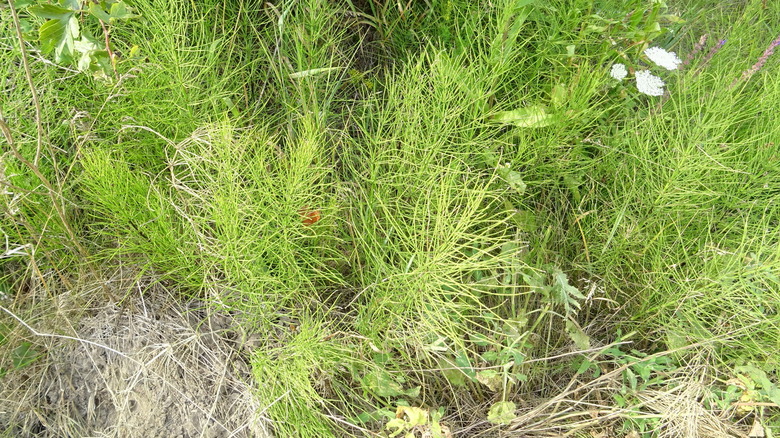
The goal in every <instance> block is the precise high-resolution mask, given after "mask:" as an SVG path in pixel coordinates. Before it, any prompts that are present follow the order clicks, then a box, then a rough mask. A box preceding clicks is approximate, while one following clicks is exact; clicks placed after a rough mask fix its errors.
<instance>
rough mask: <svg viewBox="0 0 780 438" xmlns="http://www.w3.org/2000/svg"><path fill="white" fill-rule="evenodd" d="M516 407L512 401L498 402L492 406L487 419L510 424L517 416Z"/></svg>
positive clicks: (495, 422)
mask: <svg viewBox="0 0 780 438" xmlns="http://www.w3.org/2000/svg"><path fill="white" fill-rule="evenodd" d="M515 409H516V406H515V404H514V403H512V402H498V403H496V404H494V405H493V406H491V407H490V411H488V416H487V419H488V421H489V422H491V423H493V424H509V423H511V422H512V420H514V419H515V418H516V417H517V416H516V415H515Z"/></svg>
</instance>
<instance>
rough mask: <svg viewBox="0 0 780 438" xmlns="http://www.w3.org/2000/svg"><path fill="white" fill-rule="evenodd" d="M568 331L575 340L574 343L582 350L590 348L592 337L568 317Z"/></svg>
mask: <svg viewBox="0 0 780 438" xmlns="http://www.w3.org/2000/svg"><path fill="white" fill-rule="evenodd" d="M566 333H567V334H568V335H569V337H570V338H571V340H572V341H574V344H575V345H576V346H577V348H579V349H580V350H588V349H590V338H589V337H588V335H586V334H585V332H583V331H582V329H580V328H579V327H577V324H575V323H573V322H571V321H570V320H568V319H567V320H566Z"/></svg>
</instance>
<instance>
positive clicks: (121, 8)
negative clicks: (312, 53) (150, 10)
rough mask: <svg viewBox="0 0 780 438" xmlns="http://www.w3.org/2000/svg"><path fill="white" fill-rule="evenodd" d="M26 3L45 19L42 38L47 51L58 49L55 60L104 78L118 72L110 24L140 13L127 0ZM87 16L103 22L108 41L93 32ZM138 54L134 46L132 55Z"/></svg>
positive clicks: (40, 29)
mask: <svg viewBox="0 0 780 438" xmlns="http://www.w3.org/2000/svg"><path fill="white" fill-rule="evenodd" d="M22 5H24V6H26V7H27V11H28V12H29V13H30V14H31V15H32V16H33V17H36V18H38V19H42V20H45V21H43V22H42V23H41V24H40V26H39V27H38V41H39V42H40V44H41V49H42V50H43V52H44V53H52V52H53V53H54V61H55V62H57V63H59V64H72V65H75V66H76V67H77V68H78V69H79V71H81V72H85V73H86V72H89V73H92V74H94V75H95V76H96V77H99V78H103V79H108V78H110V77H112V76H116V65H117V63H118V59H117V57H116V55H115V54H114V53H113V51H112V49H111V47H110V44H109V39H108V38H109V29H110V26H113V25H115V24H116V23H117V22H120V21H125V20H129V19H131V18H136V17H138V16H137V15H135V14H133V13H132V9H131V8H129V7H128V6H127V5H126V4H125V3H124V1H123V0H101V1H99V2H95V3H92V2H89V1H81V0H60V2H59V4H52V3H44V2H42V1H41V2H40V3H36V2H25V3H22ZM85 16H86V17H91V18H93V19H96V20H97V21H98V22H99V24H100V26H101V27H102V32H103V33H104V34H105V43H103V42H101V41H99V40H98V39H97V38H95V37H94V36H93V34H92V31H91V30H90V29H91V28H92V27H94V26H90V23H85V22H84V17H85ZM136 54H137V48H134V49H133V50H131V53H130V58H133V57H134V56H136Z"/></svg>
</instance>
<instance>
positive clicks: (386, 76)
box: [0, 0, 780, 437]
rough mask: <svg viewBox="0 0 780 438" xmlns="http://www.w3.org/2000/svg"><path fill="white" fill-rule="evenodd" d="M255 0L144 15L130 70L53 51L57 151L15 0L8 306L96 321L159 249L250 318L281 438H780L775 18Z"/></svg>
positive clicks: (50, 87) (178, 284)
mask: <svg viewBox="0 0 780 438" xmlns="http://www.w3.org/2000/svg"><path fill="white" fill-rule="evenodd" d="M230 3H231V4H228V3H225V2H222V3H220V2H216V1H212V0H207V1H205V2H199V3H198V4H192V3H190V2H182V1H174V2H158V1H156V0H137V1H133V2H132V3H129V4H130V5H131V6H132V7H134V8H135V10H136V11H137V12H139V13H140V14H141V16H142V18H140V19H136V20H132V21H129V22H127V23H123V24H121V25H120V24H117V25H115V26H114V27H113V28H112V32H111V39H112V41H113V45H114V49H115V50H116V51H119V52H120V53H127V52H129V51H130V49H131V47H133V46H138V49H139V50H140V53H141V54H142V56H141V57H140V58H138V59H135V60H132V59H123V60H122V62H120V63H119V64H118V66H117V69H118V73H119V75H120V79H119V80H118V81H113V82H111V83H106V82H102V81H100V80H97V79H94V78H92V77H90V76H88V75H86V74H81V73H77V72H75V71H72V69H70V70H69V69H66V68H64V67H62V66H59V67H58V66H56V65H54V64H53V63H51V62H48V61H46V60H47V59H50V58H49V57H48V55H47V54H43V53H40V52H38V51H37V50H35V47H36V45H35V43H34V42H32V43H28V44H30V45H29V48H30V56H29V61H30V63H31V68H32V79H33V82H34V83H35V84H36V87H37V90H38V94H39V98H40V103H41V107H42V115H41V120H42V123H43V125H44V128H45V130H44V131H45V138H43V139H41V140H42V142H43V143H45V144H46V145H47V147H46V148H44V150H43V159H42V160H41V161H40V163H37V164H33V163H32V162H31V161H30V157H32V156H34V155H35V153H36V147H37V143H38V135H37V126H36V123H35V118H34V112H33V110H32V109H31V107H30V106H29V102H30V100H31V99H32V97H31V92H30V89H29V86H28V85H27V83H26V81H27V79H26V75H25V72H24V70H23V69H22V68H21V64H20V59H21V58H20V53H19V51H18V49H17V47H18V40H16V39H15V30H14V24H13V21H12V20H6V19H5V18H6V17H9V16H10V11H9V10H8V9H7V8H3V9H0V13H2V15H3V18H4V19H3V21H2V23H3V24H2V28H3V34H2V35H3V39H2V51H0V56H2V58H3V62H2V63H0V65H2V66H3V67H0V69H2V70H0V71H2V79H1V80H2V87H3V89H4V93H3V96H4V97H3V100H2V102H1V103H2V118H3V121H4V122H5V123H6V124H7V126H8V127H9V130H8V134H9V136H10V138H11V139H12V140H13V142H14V148H13V149H16V150H18V151H19V154H20V155H21V156H23V157H28V160H27V161H28V162H23V161H21V160H19V159H18V158H19V157H18V156H17V155H15V154H13V153H11V152H12V148H8V151H9V152H8V153H6V154H4V155H3V157H2V172H3V173H2V174H0V175H2V179H0V183H2V184H3V185H4V190H5V192H4V193H3V207H4V211H3V217H2V218H1V219H0V226H1V227H2V231H3V233H4V236H5V237H4V239H5V240H6V242H7V244H6V247H5V252H4V255H3V256H2V258H0V269H2V274H1V275H2V276H1V277H0V286H2V287H3V292H4V293H5V294H6V295H7V296H8V298H7V299H6V300H5V301H4V302H3V303H2V305H3V306H4V308H5V309H8V312H13V313H14V314H15V315H17V316H19V317H20V318H21V319H23V320H24V321H26V322H28V324H30V325H31V326H37V325H40V324H45V322H46V320H47V317H48V316H49V315H52V314H55V315H59V317H58V318H53V319H51V321H59V322H58V323H53V322H52V324H53V325H52V326H51V327H49V326H47V327H49V329H50V330H51V331H52V332H57V331H62V330H66V331H68V333H70V334H71V335H72V334H73V333H74V332H73V330H75V327H78V319H79V317H81V316H83V315H90V312H91V311H90V310H89V309H91V308H93V307H99V306H100V305H101V304H100V303H109V302H111V303H113V302H114V301H120V302H125V303H129V302H134V300H136V299H137V298H138V297H139V292H138V290H135V289H133V288H120V289H119V290H116V289H113V288H112V287H110V286H108V287H107V286H105V284H108V283H104V285H103V286H102V287H97V288H95V289H94V290H92V289H91V290H92V292H90V293H87V292H84V293H83V294H82V295H80V298H79V300H78V303H79V304H78V305H77V306H76V307H82V310H81V311H76V312H72V313H68V312H66V313H65V314H60V313H58V310H56V309H57V306H56V305H55V304H54V303H57V302H58V301H57V300H58V297H60V296H64V295H63V293H64V292H63V291H65V290H69V289H72V288H74V287H75V286H78V285H85V284H92V283H91V282H93V281H95V280H96V279H100V278H101V276H102V275H103V274H100V273H101V272H108V271H110V270H111V269H112V268H114V267H117V266H120V267H121V266H125V265H132V266H136V267H138V269H139V272H140V273H139V274H137V275H138V278H139V281H142V280H141V279H143V278H147V277H150V278H155V281H160V282H165V284H167V285H170V286H171V287H172V288H173V289H175V290H176V293H177V296H178V299H179V300H181V301H182V302H187V301H188V300H192V299H199V300H205V301H206V302H208V303H209V305H210V306H211V307H212V308H213V309H214V310H215V311H223V312H230V313H232V314H240V315H242V319H241V321H242V322H241V324H242V330H244V331H246V332H249V333H255V334H256V336H259V339H260V340H259V341H258V342H256V343H255V344H254V346H253V349H252V351H251V354H249V355H246V356H245V357H246V358H247V360H248V361H249V362H250V364H251V367H252V376H253V378H254V385H255V388H256V397H257V400H259V403H260V405H262V406H265V408H264V409H263V411H262V413H261V415H266V416H267V417H268V423H269V425H270V427H271V429H273V431H274V433H275V435H277V436H311V437H323V436H364V435H366V436H368V435H376V434H380V435H381V434H387V433H388V432H383V430H384V427H385V425H386V424H387V423H388V421H390V420H392V419H393V418H395V417H396V410H397V408H398V406H409V407H421V408H423V409H425V410H427V411H428V412H429V414H430V416H429V417H426V418H428V420H425V421H424V422H423V423H420V424H415V423H414V422H413V421H412V419H411V418H410V417H409V412H411V411H406V414H404V412H401V417H402V419H404V420H407V421H408V422H407V423H405V424H406V426H404V427H407V429H408V430H407V431H408V432H412V431H414V433H417V434H421V433H423V432H425V431H428V432H429V433H434V432H431V431H433V430H435V428H436V427H437V426H436V424H439V423H438V421H439V420H436V421H434V420H433V418H434V415H433V413H434V412H436V411H437V410H438V409H439V408H443V410H442V412H443V414H444V416H443V418H442V419H441V425H444V426H445V427H446V428H449V429H450V430H451V431H452V432H453V433H454V434H455V436H511V435H517V436H520V435H522V436H526V435H527V436H545V435H544V434H545V433H548V432H549V433H560V434H563V433H567V432H569V433H587V434H590V433H593V434H597V433H600V432H603V431H606V430H608V429H611V430H613V431H614V433H615V434H616V435H615V436H648V437H649V436H734V434H736V433H738V431H739V430H741V429H745V428H746V427H747V429H749V428H750V426H753V424H759V426H760V427H762V428H764V429H765V430H766V431H767V433H771V432H772V430H775V429H776V428H777V427H778V425H777V417H776V415H777V405H778V403H780V397H778V395H777V391H778V390H777V385H778V382H777V378H776V373H777V366H778V364H777V362H776V359H775V358H776V357H778V353H780V351H778V350H780V345H779V344H778V339H780V336H778V332H779V330H780V319H779V318H778V314H777V311H776V306H777V302H778V298H780V297H778V293H779V291H780V280H778V272H780V250H779V249H778V248H780V246H779V245H778V236H780V229H778V228H780V222H779V220H778V218H780V211H778V208H780V207H778V204H777V199H778V196H777V195H778V191H777V187H780V176H779V175H780V172H778V170H780V164H778V163H779V162H778V158H777V146H776V145H777V144H780V138H778V136H779V134H780V131H778V129H779V128H777V126H778V124H777V123H776V121H775V111H774V109H775V108H777V107H778V106H780V90H779V89H778V84H780V82H778V79H777V75H776V74H775V73H776V69H777V60H776V59H775V58H774V57H772V56H769V57H768V60H767V62H766V64H765V65H763V67H762V69H761V70H760V71H758V72H757V73H755V74H753V75H752V77H750V78H749V79H747V80H745V79H742V72H744V71H746V70H748V69H750V68H751V66H753V65H754V64H755V63H756V62H757V61H758V59H759V58H760V57H761V56H762V54H764V51H765V50H766V48H767V46H768V45H769V44H770V43H771V41H772V40H774V39H775V38H777V35H776V34H773V33H772V32H773V29H777V28H778V22H780V10H778V9H777V6H776V5H774V4H768V3H769V2H762V1H750V2H731V3H722V2H720V3H718V4H717V5H714V4H713V3H712V2H711V1H706V0H700V1H698V2H694V3H692V4H689V3H690V2H684V4H683V2H669V4H668V7H666V6H662V4H661V3H653V4H650V5H648V4H645V3H643V2H639V1H635V2H595V3H594V2H587V1H579V0H555V1H549V2H533V1H528V2H510V1H493V2H480V3H474V2H466V1H459V0H450V1H443V2H433V3H431V4H429V3H424V2H419V3H418V2H413V3H414V4H412V3H410V4H409V5H403V4H395V3H392V2H385V3H381V2H375V1H365V2H363V1H353V2H345V3H344V4H337V3H334V2H328V1H325V0H303V1H300V2H278V3H276V4H271V3H267V4H264V5H259V4H255V3H252V2H243V1H235V2H230ZM714 6H717V8H716V9H713V7H714ZM22 17H23V18H25V15H24V12H22ZM25 19H26V18H25ZM704 33H706V34H707V40H706V41H705V43H704V44H703V47H701V49H700V50H699V51H698V52H696V50H695V49H694V45H695V44H696V43H697V42H699V41H700V37H701V35H702V34H704ZM723 39H726V40H727V42H726V43H725V44H722V47H720V45H716V44H717V42H718V41H720V40H723ZM647 46H660V47H663V48H666V49H667V50H672V51H675V52H676V53H677V54H678V55H679V56H680V58H681V59H686V57H687V56H688V54H689V53H690V54H692V55H693V56H692V57H691V58H690V61H689V62H688V64H686V65H685V66H684V67H683V68H682V69H681V70H678V71H673V72H667V71H664V70H660V69H658V68H657V67H653V66H652V63H650V62H649V61H647V60H646V59H642V55H641V53H642V50H643V48H645V47H647ZM615 62H621V63H625V64H627V65H628V66H629V67H631V68H633V69H636V70H640V69H647V68H650V69H651V70H652V71H653V73H654V74H657V75H659V76H662V78H663V80H664V81H665V82H666V90H667V94H666V95H664V96H662V97H648V96H644V95H642V94H640V93H638V91H637V89H636V87H635V85H634V84H633V83H632V81H631V80H630V79H631V78H632V77H633V76H629V79H627V80H625V81H623V82H619V81H617V80H615V79H612V78H611V77H610V76H609V70H610V67H611V65H612V64H613V63H615ZM529 114H530V115H531V116H530V117H528V115H529ZM43 291H45V292H43ZM140 295H141V296H142V294H140ZM86 303H89V305H87V304H86ZM131 307H133V306H128V308H131ZM128 311H129V312H132V311H133V310H132V309H131V310H128ZM8 312H6V314H5V315H4V318H5V319H4V320H3V324H4V325H3V326H2V328H0V330H2V331H0V334H2V335H3V338H2V343H3V345H2V346H0V349H1V350H0V351H2V354H3V356H2V358H3V361H4V362H3V363H4V364H6V363H7V364H10V365H3V367H4V369H6V370H7V373H8V375H9V376H14V375H15V374H14V373H17V374H18V373H25V372H32V371H36V372H37V371H40V368H41V367H42V366H43V365H42V364H44V363H45V361H46V358H47V357H53V356H50V355H49V352H50V351H53V350H54V349H56V347H55V346H54V345H51V344H50V343H47V342H44V340H42V339H38V338H37V337H35V336H30V334H29V333H27V334H23V333H24V332H23V330H22V329H23V326H20V325H19V324H18V321H17V320H15V319H13V318H11V317H10V316H9V315H10V313H8ZM58 324H59V325H58ZM24 342H26V343H27V344H24ZM24 345H27V348H28V349H32V351H35V352H36V354H37V353H40V354H41V356H40V358H37V359H36V360H37V362H29V361H26V358H27V353H25V351H28V350H24V349H22V350H20V349H19V348H20V346H24ZM236 354H238V353H236ZM241 354H244V353H241ZM9 366H10V368H9ZM29 370H32V371H29ZM38 375H39V376H40V375H43V374H38ZM3 378H7V377H3ZM17 396H18V397H21V396H19V395H17ZM740 400H741V401H742V404H739V401H740ZM498 402H512V403H514V405H512V406H514V408H512V409H510V412H509V414H508V416H507V417H506V421H504V422H503V424H501V421H498V420H496V419H495V418H494V417H492V416H490V414H489V413H488V412H489V410H490V408H491V407H493V406H497V405H496V403H498ZM751 403H753V404H751ZM680 406H684V407H682V408H681V407H680ZM755 406H761V407H760V408H759V407H755ZM493 412H495V411H493ZM594 412H595V414H594ZM685 413H695V417H696V418H700V419H701V421H698V422H692V421H691V420H689V419H687V417H685V415H684V414H685ZM404 415H405V416H404ZM593 415H595V417H593ZM691 415H693V414H691ZM594 418H596V419H598V420H599V421H593V419H594ZM692 418H693V417H692ZM489 420H490V421H489ZM14 421H18V420H16V419H14V418H11V419H9V420H2V421H0V424H3V425H4V426H7V427H10V426H9V425H12V423H13V422H14ZM73 421H76V420H73ZM79 427H82V426H79ZM84 427H86V426H84ZM9 430H10V429H9ZM50 430H53V429H50ZM79 430H81V429H79ZM550 431H552V432H550ZM26 433H28V434H31V433H33V432H32V431H26ZM84 433H92V432H84ZM442 433H443V432H442ZM605 433H606V432H605ZM636 434H639V435H636ZM414 436H417V435H414ZM433 436H435V435H433Z"/></svg>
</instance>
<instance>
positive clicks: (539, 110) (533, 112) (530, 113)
mask: <svg viewBox="0 0 780 438" xmlns="http://www.w3.org/2000/svg"><path fill="white" fill-rule="evenodd" d="M552 117H553V116H552V114H547V111H546V110H545V108H544V106H542V105H531V106H529V107H525V108H520V109H516V110H514V111H501V112H498V113H496V114H494V115H493V120H494V121H495V122H498V123H502V124H506V125H515V126H517V127H518V128H542V127H545V126H549V125H551V124H552V122H553V120H552Z"/></svg>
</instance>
